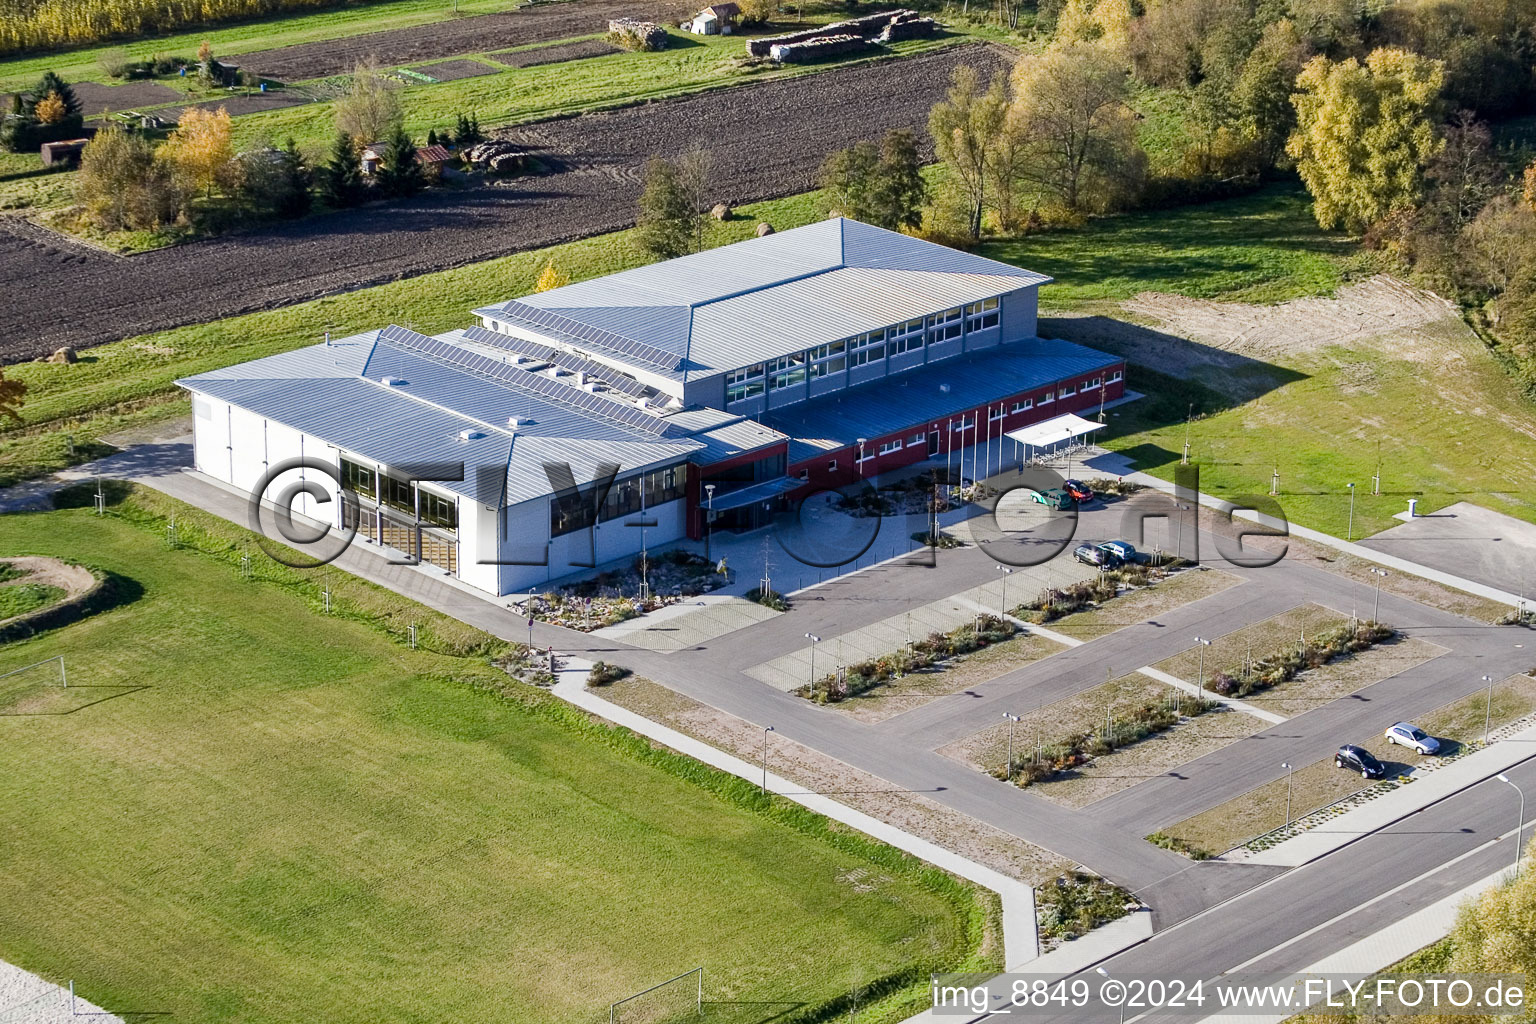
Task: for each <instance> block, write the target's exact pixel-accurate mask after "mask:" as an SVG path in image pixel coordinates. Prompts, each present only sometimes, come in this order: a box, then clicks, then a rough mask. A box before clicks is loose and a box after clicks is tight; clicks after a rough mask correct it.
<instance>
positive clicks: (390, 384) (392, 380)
mask: <svg viewBox="0 0 1536 1024" xmlns="http://www.w3.org/2000/svg"><path fill="white" fill-rule="evenodd" d="M379 383H380V384H383V385H384V386H385V387H387V388H397V387H399V386H400V385H402V384H404V383H405V381H403V380H401V379H400V378H399V377H380V378H379Z"/></svg>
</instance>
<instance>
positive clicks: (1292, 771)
mask: <svg viewBox="0 0 1536 1024" xmlns="http://www.w3.org/2000/svg"><path fill="white" fill-rule="evenodd" d="M1280 767H1281V768H1284V769H1285V827H1286V828H1290V827H1291V776H1293V775H1295V774H1296V769H1294V768H1292V767H1291V763H1290V762H1289V761H1281V762H1280Z"/></svg>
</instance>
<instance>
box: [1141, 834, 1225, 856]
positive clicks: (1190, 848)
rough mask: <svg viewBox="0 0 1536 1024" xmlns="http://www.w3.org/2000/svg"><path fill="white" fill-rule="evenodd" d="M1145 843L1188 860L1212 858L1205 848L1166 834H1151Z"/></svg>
mask: <svg viewBox="0 0 1536 1024" xmlns="http://www.w3.org/2000/svg"><path fill="white" fill-rule="evenodd" d="M1147 842H1149V843H1151V844H1152V845H1153V846H1161V847H1162V848H1163V849H1165V850H1172V851H1173V852H1174V853H1180V854H1183V855H1184V856H1186V857H1188V858H1189V859H1190V860H1210V859H1211V856H1212V855H1211V851H1210V850H1207V849H1206V848H1205V847H1203V846H1200V845H1198V844H1196V843H1192V842H1190V841H1189V840H1188V839H1180V838H1179V837H1178V836H1170V835H1169V834H1168V833H1166V832H1153V833H1152V834H1151V835H1149V836H1147Z"/></svg>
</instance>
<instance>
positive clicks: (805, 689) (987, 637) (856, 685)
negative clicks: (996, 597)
mask: <svg viewBox="0 0 1536 1024" xmlns="http://www.w3.org/2000/svg"><path fill="white" fill-rule="evenodd" d="M1015 632H1017V630H1016V628H1015V627H1014V625H1013V623H1011V622H1009V621H1008V620H1007V619H1004V618H1000V617H999V616H996V615H980V616H978V617H977V621H975V622H969V623H966V624H965V625H964V626H961V627H960V628H958V629H952V630H950V631H949V632H948V633H929V634H928V635H927V636H926V637H924V638H923V639H921V640H914V641H913V642H912V645H911V646H910V647H908V648H905V649H903V650H900V651H893V652H891V653H890V654H885V655H882V656H880V657H878V658H871V659H869V660H868V661H860V662H857V663H855V664H853V665H849V666H848V667H847V668H846V669H844V670H843V671H842V672H832V673H828V674H827V675H824V676H822V677H821V678H820V679H818V680H816V682H815V683H813V684H811V685H809V686H802V687H800V688H799V689H797V690H796V691H795V692H796V693H797V694H799V695H800V696H802V697H805V698H807V699H809V700H814V701H816V702H817V703H818V704H835V703H837V702H838V701H842V700H847V699H848V698H849V697H853V696H856V695H857V694H860V693H864V692H865V691H867V690H871V689H873V688H875V687H876V686H879V685H880V684H881V683H884V682H887V681H888V680H891V679H894V678H896V677H897V676H901V675H905V674H907V673H908V672H918V671H921V670H923V669H926V668H932V667H934V666H935V665H938V664H939V663H940V662H943V661H945V660H946V659H948V658H953V657H957V656H958V655H961V654H969V653H970V652H971V651H979V650H981V649H982V648H983V647H989V646H991V645H992V644H995V643H1001V642H1002V641H1004V640H1007V639H1009V638H1011V637H1012V636H1013V635H1014V633H1015Z"/></svg>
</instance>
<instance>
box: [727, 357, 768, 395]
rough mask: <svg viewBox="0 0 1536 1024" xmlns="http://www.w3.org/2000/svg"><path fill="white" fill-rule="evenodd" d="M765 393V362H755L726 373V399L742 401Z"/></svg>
mask: <svg viewBox="0 0 1536 1024" xmlns="http://www.w3.org/2000/svg"><path fill="white" fill-rule="evenodd" d="M762 393H763V364H762V363H753V364H752V365H751V366H743V367H742V368H741V369H739V370H732V371H731V372H730V373H728V374H726V375H725V400H726V401H727V402H740V401H742V400H743V399H747V398H756V397H757V396H758V395H760V394H762Z"/></svg>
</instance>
